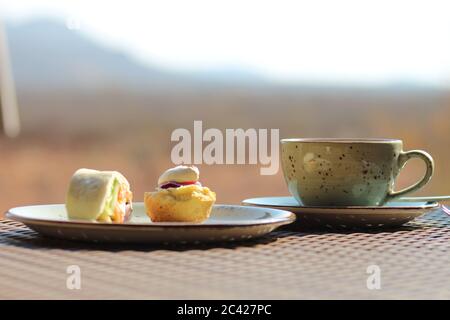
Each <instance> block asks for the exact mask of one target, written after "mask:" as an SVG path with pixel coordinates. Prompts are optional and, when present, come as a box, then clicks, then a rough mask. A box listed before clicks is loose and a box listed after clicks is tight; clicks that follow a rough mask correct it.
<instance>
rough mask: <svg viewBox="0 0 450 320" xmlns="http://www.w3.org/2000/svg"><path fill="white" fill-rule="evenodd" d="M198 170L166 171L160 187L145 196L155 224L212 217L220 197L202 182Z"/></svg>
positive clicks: (201, 219)
mask: <svg viewBox="0 0 450 320" xmlns="http://www.w3.org/2000/svg"><path fill="white" fill-rule="evenodd" d="M198 179H199V171H198V169H197V168H196V167H194V166H192V167H187V166H178V167H175V168H171V169H169V170H167V171H165V172H164V173H163V174H162V175H161V176H160V178H159V179H158V188H157V189H156V191H154V192H146V193H145V194H144V202H145V209H146V212H147V215H148V216H149V217H150V219H151V220H152V221H155V222H162V221H173V222H175V221H178V222H202V221H205V220H206V219H208V218H209V215H210V214H211V209H212V206H213V204H214V202H215V201H216V194H215V193H214V192H213V191H211V190H209V188H207V187H203V186H202V185H201V184H200V183H199V182H198Z"/></svg>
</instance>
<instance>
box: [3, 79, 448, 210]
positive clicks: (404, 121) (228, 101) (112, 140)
mask: <svg viewBox="0 0 450 320" xmlns="http://www.w3.org/2000/svg"><path fill="white" fill-rule="evenodd" d="M19 104H20V107H21V110H20V112H21V116H22V122H23V128H24V131H23V134H22V135H21V136H20V137H19V138H17V139H6V138H2V139H1V140H0V148H1V150H2V152H1V155H2V156H1V160H0V161H1V166H0V191H1V192H0V210H1V211H2V212H4V211H6V210H7V209H8V208H9V207H12V206H18V205H27V204H36V203H62V202H64V195H65V192H66V187H67V183H68V180H69V178H70V176H71V174H72V173H73V171H74V170H76V169H77V168H79V167H89V168H97V169H105V170H106V169H115V170H119V171H121V172H123V173H124V174H125V175H126V176H127V177H128V178H129V180H130V182H131V183H132V187H133V190H134V192H135V199H136V200H137V201H141V200H142V198H143V193H144V191H148V190H152V189H153V188H154V187H155V184H156V180H157V178H158V176H159V174H160V173H161V171H163V170H164V169H166V168H168V167H170V166H171V165H172V164H171V161H170V150H171V147H172V146H173V144H172V143H171V142H170V134H171V132H172V131H173V130H174V129H176V128H187V129H189V130H192V128H193V121H194V120H203V124H204V128H205V129H206V128H211V127H214V128H219V129H225V128H279V129H280V135H281V137H282V138H285V137H390V138H400V139H403V140H404V142H405V149H406V150H408V149H416V148H417V149H424V150H427V151H428V152H430V153H431V154H432V155H433V157H434V158H435V160H436V166H437V170H436V175H435V177H434V178H433V181H432V182H431V183H430V184H429V185H428V186H427V187H426V188H425V189H424V190H422V192H421V194H429V195H432V194H450V182H449V181H450V170H448V163H449V161H450V126H449V125H448V119H449V116H450V94H449V93H447V92H442V91H432V90H423V89H420V90H414V89H409V90H404V89H401V88H397V89H395V88H394V89H372V90H370V89H336V88H302V87H297V88H295V87H273V86H256V87H251V86H247V87H242V88H240V87H229V88H226V87H219V88H216V87H206V86H205V87H201V86H197V87H195V88H178V89H169V88H165V89H160V90H149V92H146V93H143V92H128V91H127V92H121V91H120V89H111V90H110V91H102V92H81V93H77V94H74V93H73V92H19ZM200 170H201V180H202V182H203V184H204V185H207V186H209V187H211V189H213V190H215V191H216V192H217V196H218V202H219V203H239V202H240V201H241V200H242V199H245V198H248V197H254V196H270V195H285V194H287V188H286V187H285V185H284V181H283V178H282V172H281V168H280V171H279V173H278V174H277V175H275V176H260V175H259V165H231V166H226V165H214V166H206V165H203V166H200ZM422 170H423V167H422V164H421V163H420V161H417V162H416V161H413V162H412V163H411V164H410V165H408V167H407V168H406V171H405V172H404V174H402V175H401V177H400V180H399V187H401V186H405V185H407V184H410V183H412V182H414V181H415V180H416V179H418V177H419V176H420V175H421V174H422Z"/></svg>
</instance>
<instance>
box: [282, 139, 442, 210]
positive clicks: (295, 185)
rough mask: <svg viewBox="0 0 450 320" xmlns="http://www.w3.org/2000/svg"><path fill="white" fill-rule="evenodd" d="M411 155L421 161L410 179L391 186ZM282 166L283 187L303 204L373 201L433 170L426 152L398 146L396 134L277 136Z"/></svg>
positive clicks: (396, 194) (381, 201)
mask: <svg viewBox="0 0 450 320" xmlns="http://www.w3.org/2000/svg"><path fill="white" fill-rule="evenodd" d="M411 158H420V159H422V160H423V161H424V162H425V164H426V172H425V175H424V177H423V178H422V179H421V180H420V181H419V182H417V183H416V184H414V185H412V186H410V187H408V188H406V189H403V190H400V191H394V182H395V179H396V177H397V176H398V174H399V172H400V170H401V169H402V168H403V166H404V165H405V163H406V162H407V161H408V160H409V159H411ZM281 161H282V168H283V173H284V177H285V180H286V183H287V185H288V189H289V192H290V193H291V194H292V196H294V198H295V199H297V201H299V203H303V204H304V205H307V206H378V205H383V204H384V203H385V202H386V201H390V200H392V199H394V198H397V197H400V196H403V195H405V194H406V193H409V192H413V191H416V190H418V189H420V188H422V187H423V186H424V185H425V184H426V183H427V182H428V181H429V180H430V179H431V176H432V175H433V170H434V163H433V159H432V158H431V156H430V155H429V154H428V153H426V152H424V151H421V150H412V151H403V143H402V141H401V140H396V139H319V138H316V139H314V138H311V139H282V140H281Z"/></svg>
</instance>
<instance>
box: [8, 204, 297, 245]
mask: <svg viewBox="0 0 450 320" xmlns="http://www.w3.org/2000/svg"><path fill="white" fill-rule="evenodd" d="M6 217H7V218H9V219H13V220H16V221H20V222H22V223H24V224H25V225H27V226H28V227H29V228H31V229H33V230H35V231H37V232H39V233H41V234H43V235H46V236H51V237H57V238H62V239H69V240H82V241H93V242H141V243H166V242H167V243H169V242H181V243H184V242H212V241H235V240H247V239H251V238H256V237H260V236H263V235H265V234H267V233H269V232H271V231H273V230H274V229H276V228H278V227H280V226H282V225H285V224H289V223H291V222H293V221H294V220H295V215H294V214H293V213H292V212H288V211H283V210H276V209H270V208H256V207H245V206H235V205H215V206H214V207H213V210H212V212H211V216H210V218H209V219H208V220H206V221H205V222H203V223H186V222H152V221H151V220H150V218H148V217H147V215H146V213H145V208H144V204H143V203H142V202H137V203H133V213H132V216H131V219H130V221H129V222H127V223H124V224H110V223H96V222H89V221H81V220H69V219H68V218H67V213H66V208H65V206H64V204H50V205H36V206H26V207H17V208H12V209H10V210H9V211H8V212H7V213H6Z"/></svg>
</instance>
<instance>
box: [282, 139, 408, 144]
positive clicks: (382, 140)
mask: <svg viewBox="0 0 450 320" xmlns="http://www.w3.org/2000/svg"><path fill="white" fill-rule="evenodd" d="M280 141H281V143H292V142H293V143H402V140H400V139H390V138H287V139H281V140H280Z"/></svg>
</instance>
